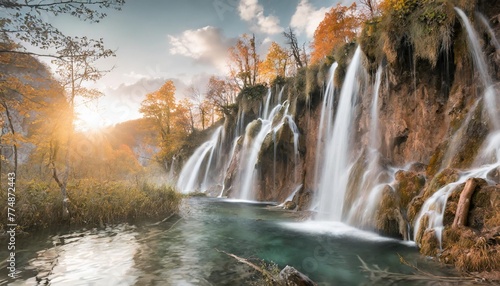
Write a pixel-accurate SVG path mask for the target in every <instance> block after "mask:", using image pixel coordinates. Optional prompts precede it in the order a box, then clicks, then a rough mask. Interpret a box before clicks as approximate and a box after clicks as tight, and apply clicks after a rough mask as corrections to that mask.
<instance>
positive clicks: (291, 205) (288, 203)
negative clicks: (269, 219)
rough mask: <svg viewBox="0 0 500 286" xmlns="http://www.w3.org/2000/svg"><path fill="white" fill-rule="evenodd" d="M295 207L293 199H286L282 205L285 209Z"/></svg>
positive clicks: (293, 208)
mask: <svg viewBox="0 0 500 286" xmlns="http://www.w3.org/2000/svg"><path fill="white" fill-rule="evenodd" d="M296 208H297V204H296V203H295V202H293V201H287V202H286V203H285V205H283V209H285V210H295V209H296Z"/></svg>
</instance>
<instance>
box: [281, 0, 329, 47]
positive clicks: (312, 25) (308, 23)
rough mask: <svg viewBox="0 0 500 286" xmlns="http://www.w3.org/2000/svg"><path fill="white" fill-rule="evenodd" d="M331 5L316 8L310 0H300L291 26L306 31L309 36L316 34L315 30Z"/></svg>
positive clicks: (298, 31)
mask: <svg viewBox="0 0 500 286" xmlns="http://www.w3.org/2000/svg"><path fill="white" fill-rule="evenodd" d="M330 8H331V7H321V8H319V9H316V8H315V7H314V6H313V5H311V3H309V1H308V0H300V3H299V5H298V6H297V9H296V10H295V14H293V16H292V20H291V22H290V27H292V28H294V29H296V31H297V33H298V34H300V33H303V32H305V33H306V35H307V36H308V37H309V38H312V37H313V36H314V31H316V28H317V27H318V25H319V23H321V21H322V20H323V18H325V14H326V12H328V11H329V10H330Z"/></svg>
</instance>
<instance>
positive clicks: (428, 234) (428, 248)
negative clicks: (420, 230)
mask: <svg viewBox="0 0 500 286" xmlns="http://www.w3.org/2000/svg"><path fill="white" fill-rule="evenodd" d="M419 247H420V253H422V254H424V255H427V256H436V255H437V254H438V252H439V240H438V238H437V237H436V231H434V230H433V229H428V230H426V231H425V232H424V234H423V235H422V239H421V240H420V244H419Z"/></svg>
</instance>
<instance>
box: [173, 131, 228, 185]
mask: <svg viewBox="0 0 500 286" xmlns="http://www.w3.org/2000/svg"><path fill="white" fill-rule="evenodd" d="M222 130H223V129H222V126H220V127H218V128H217V129H216V130H215V132H214V133H213V135H212V137H211V138H210V140H208V141H207V142H205V143H203V144H202V145H201V146H200V147H198V149H196V151H195V152H194V153H193V155H192V156H191V157H190V158H189V160H188V161H187V162H186V164H184V167H183V168H182V171H181V173H180V175H179V179H178V180H177V189H178V190H179V191H181V192H182V193H186V194H187V193H192V192H196V191H200V192H205V191H206V190H207V187H208V186H209V182H208V180H209V173H210V172H211V171H214V169H215V168H214V164H215V161H214V160H213V158H214V156H215V158H217V160H220V157H221V156H220V150H221V145H222ZM211 168H213V169H211Z"/></svg>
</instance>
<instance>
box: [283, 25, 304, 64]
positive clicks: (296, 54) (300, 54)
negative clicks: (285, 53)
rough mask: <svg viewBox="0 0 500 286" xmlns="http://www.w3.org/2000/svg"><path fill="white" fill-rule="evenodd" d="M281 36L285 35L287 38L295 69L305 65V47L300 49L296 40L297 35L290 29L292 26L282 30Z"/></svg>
mask: <svg viewBox="0 0 500 286" xmlns="http://www.w3.org/2000/svg"><path fill="white" fill-rule="evenodd" d="M283 36H285V38H286V40H287V42H286V43H287V45H289V46H290V50H291V51H292V56H293V58H294V60H295V66H296V67H297V69H300V68H302V67H304V66H307V55H306V54H305V49H304V50H303V51H301V49H300V47H299V44H298V41H297V36H296V35H295V32H294V31H293V30H292V28H288V31H284V32H283ZM304 57H305V60H304Z"/></svg>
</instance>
